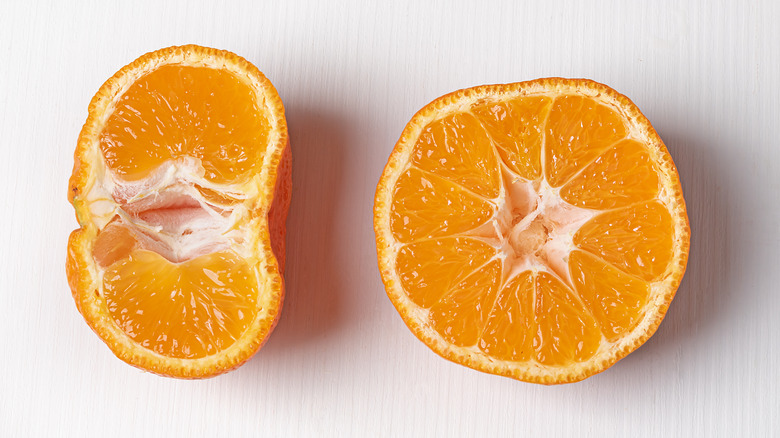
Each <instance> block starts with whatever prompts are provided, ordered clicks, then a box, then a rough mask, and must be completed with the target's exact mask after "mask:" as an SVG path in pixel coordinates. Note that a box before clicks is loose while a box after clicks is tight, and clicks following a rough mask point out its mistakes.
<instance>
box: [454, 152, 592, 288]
mask: <svg viewBox="0 0 780 438" xmlns="http://www.w3.org/2000/svg"><path fill="white" fill-rule="evenodd" d="M501 168H502V172H501V173H502V180H503V181H502V184H501V191H500V194H499V197H498V198H497V199H495V200H492V201H491V202H492V203H493V204H495V205H496V206H497V211H496V214H495V215H493V217H492V218H491V219H490V220H489V221H488V222H487V223H485V224H483V225H482V226H480V227H478V228H476V229H475V230H472V231H471V232H468V233H466V234H467V235H471V236H472V237H475V238H478V239H480V240H482V241H484V242H486V243H488V244H490V245H491V246H493V247H494V248H496V250H497V252H498V255H497V257H499V258H501V259H502V261H503V266H504V275H503V277H504V278H503V280H504V281H503V284H506V283H507V282H508V281H509V280H511V279H512V278H513V277H515V276H516V275H518V274H520V273H521V272H523V271H527V270H532V271H544V272H549V273H550V274H552V275H555V276H556V277H558V278H560V279H561V280H562V281H564V283H566V284H568V285H569V287H573V285H572V282H571V276H570V275H569V268H568V259H569V254H570V253H571V251H572V250H574V249H575V246H574V243H573V238H574V234H575V233H576V232H577V230H579V229H580V227H582V225H583V224H585V223H586V222H587V221H588V220H590V219H591V218H592V217H593V216H595V215H596V214H597V213H598V212H596V211H594V210H589V209H585V208H580V207H575V206H573V205H571V204H569V203H568V202H566V201H564V200H563V199H561V196H560V188H555V187H551V186H550V185H549V184H548V183H547V181H546V179H544V178H541V179H539V180H536V181H527V180H525V179H523V178H520V177H518V176H516V175H514V174H513V173H512V172H511V171H509V170H508V169H506V168H505V166H504V165H503V164H502V166H501Z"/></svg>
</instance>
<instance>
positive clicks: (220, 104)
mask: <svg viewBox="0 0 780 438" xmlns="http://www.w3.org/2000/svg"><path fill="white" fill-rule="evenodd" d="M269 131H270V124H269V121H268V120H267V118H266V117H265V116H264V115H263V111H261V109H260V108H258V106H257V102H256V98H255V92H254V91H253V90H252V89H251V88H250V87H249V86H248V85H246V84H245V83H244V82H243V81H242V80H240V79H239V78H238V77H236V76H235V75H234V74H232V73H230V72H228V71H226V70H219V69H212V68H205V67H188V66H180V65H165V66H162V67H160V68H158V69H156V70H154V71H152V72H151V73H148V74H147V75H146V76H144V77H142V78H140V79H138V80H137V81H135V82H134V83H133V84H132V85H131V86H130V87H129V89H128V90H127V91H126V92H125V93H124V94H123V95H122V96H121V97H120V98H119V99H118V101H117V104H116V108H115V109H114V110H113V113H112V114H111V115H110V117H109V119H108V121H107V123H106V126H105V128H104V130H103V132H102V133H101V136H100V143H99V144H100V149H101V152H102V153H103V156H104V158H105V162H106V165H107V167H108V168H109V169H110V170H111V171H112V173H113V174H114V175H116V176H118V177H119V178H120V179H121V180H124V181H138V180H142V179H144V178H147V177H149V176H150V175H151V174H153V173H154V172H155V170H156V169H158V168H159V167H160V166H162V165H164V164H166V163H176V164H179V165H184V166H191V163H187V160H192V159H193V158H195V159H197V160H196V163H199V164H196V166H195V167H196V168H198V167H199V166H202V169H203V170H202V172H203V174H202V176H203V177H205V178H206V179H207V180H208V181H209V182H211V183H217V184H230V183H236V182H242V181H244V180H246V179H247V178H249V177H250V176H251V175H252V174H253V173H254V172H256V169H255V167H256V166H257V165H258V163H259V162H260V160H259V157H261V156H262V154H263V153H264V152H265V147H266V144H267V140H268V133H269ZM191 184H192V185H193V186H194V187H195V188H196V189H197V190H198V191H199V192H200V193H201V194H202V195H203V197H204V199H205V200H206V202H208V203H210V204H212V205H213V206H214V209H215V211H217V212H219V211H221V210H220V209H221V208H230V207H231V206H233V205H235V204H237V203H239V202H241V200H240V199H237V198H235V197H234V195H231V194H230V193H222V192H220V191H218V190H214V189H209V188H205V187H202V186H200V185H198V184H194V183H191ZM173 201H176V200H173ZM179 201H181V202H178V203H177V202H174V204H175V205H174V206H172V207H165V208H163V209H153V208H152V209H149V210H144V211H134V212H133V213H132V214H131V217H132V218H134V220H143V221H145V222H147V223H149V224H152V225H159V226H161V227H162V229H163V230H165V229H166V228H167V226H168V225H170V224H171V223H174V222H176V221H177V220H181V218H182V217H185V216H186V215H187V214H191V213H192V210H197V209H200V208H201V207H200V206H199V205H198V204H197V202H195V201H194V200H193V199H189V198H186V197H182V198H181V199H179ZM179 204H181V205H179ZM120 207H122V206H120ZM137 233H138V231H131V227H130V226H129V225H128V224H126V223H123V222H121V221H118V220H115V221H113V222H111V223H110V224H109V225H107V226H106V227H105V228H104V229H103V230H101V232H100V233H99V234H98V237H97V239H96V241H95V245H94V247H93V257H94V258H95V261H96V262H97V263H98V265H99V266H100V267H102V268H106V271H105V273H104V276H103V294H104V297H105V300H106V303H107V305H108V310H109V313H110V315H111V317H112V318H113V319H114V321H115V322H116V324H117V325H118V326H119V327H120V328H121V329H122V330H123V331H124V332H125V333H127V334H128V336H130V337H131V338H132V339H133V340H135V341H136V342H137V343H138V344H140V345H141V346H143V347H145V348H148V349H150V350H152V351H155V352H157V353H159V354H161V355H165V356H169V357H175V358H186V359H194V358H201V357H204V356H208V355H211V354H215V353H217V352H219V351H221V350H223V349H225V348H227V347H229V346H230V345H231V344H232V343H233V342H234V341H235V340H236V339H238V338H239V337H240V336H241V334H242V333H243V332H244V331H245V330H246V329H247V327H248V326H249V324H251V322H252V321H253V320H254V318H255V316H256V314H257V306H256V300H257V292H258V291H257V279H256V278H255V274H254V270H253V268H252V267H251V266H250V265H249V264H248V263H247V262H246V261H245V260H244V259H242V258H240V257H239V256H237V255H236V254H235V253H233V252H232V251H219V252H212V253H208V254H201V255H198V256H197V257H195V258H192V259H189V260H183V261H181V262H178V263H175V262H172V261H169V260H167V259H165V258H164V257H163V256H161V255H160V254H157V253H155V252H153V251H151V250H150V249H149V248H146V247H145V246H144V244H143V243H142V242H143V240H142V239H139V236H138V235H137ZM151 238H154V237H153V236H152V237H151Z"/></svg>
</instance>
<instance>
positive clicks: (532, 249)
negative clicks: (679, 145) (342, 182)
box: [390, 95, 674, 366]
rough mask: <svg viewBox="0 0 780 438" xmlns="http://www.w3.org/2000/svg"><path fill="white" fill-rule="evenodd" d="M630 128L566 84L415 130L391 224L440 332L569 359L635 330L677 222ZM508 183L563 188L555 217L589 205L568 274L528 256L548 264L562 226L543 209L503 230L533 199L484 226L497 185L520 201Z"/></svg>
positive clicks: (507, 356) (494, 206) (399, 263)
mask: <svg viewBox="0 0 780 438" xmlns="http://www.w3.org/2000/svg"><path fill="white" fill-rule="evenodd" d="M627 136H628V129H627V128H626V126H625V125H624V122H623V117H622V116H621V115H620V114H618V113H617V112H615V111H614V110H613V109H611V108H609V107H606V106H604V105H602V104H600V103H598V102H597V101H595V100H594V99H591V98H589V97H582V96H568V95H564V96H559V97H557V98H554V99H553V98H549V97H545V96H536V97H534V96H531V97H521V98H516V99H514V100H509V101H500V102H480V103H478V104H476V105H474V106H473V107H472V108H471V110H469V111H464V112H460V113H455V114H449V115H446V116H444V117H443V118H441V119H438V120H436V121H434V122H432V123H430V124H429V125H428V126H426V127H424V128H423V130H422V133H421V135H420V137H419V139H418V141H417V143H416V145H415V147H414V149H413V151H412V155H411V160H410V164H409V169H408V170H406V171H405V172H403V173H402V174H401V176H400V177H399V179H398V180H397V182H396V184H395V187H394V189H393V190H394V191H393V194H394V196H393V201H392V204H391V206H390V218H391V219H390V230H391V232H392V233H393V236H394V238H395V239H396V240H397V241H398V242H399V243H401V247H400V249H399V252H398V256H397V259H396V271H397V273H398V275H399V278H400V279H401V285H402V287H403V289H404V290H405V292H406V293H407V295H408V296H409V298H410V299H411V300H412V301H413V302H414V303H415V304H417V305H418V306H420V307H422V308H424V309H429V311H430V313H429V316H428V318H429V324H430V326H431V327H433V328H434V329H435V330H436V331H437V332H438V333H439V334H440V335H441V336H442V338H443V339H444V340H445V341H446V342H449V343H452V344H454V345H458V346H476V347H477V348H479V349H480V350H482V351H483V352H485V353H487V354H489V355H491V356H493V357H495V358H498V359H501V360H509V361H536V362H538V363H542V364H546V365H553V366H555V365H561V366H563V365H566V364H568V363H571V362H581V361H585V360H587V359H588V358H590V357H592V356H593V355H594V354H595V353H596V352H597V350H598V348H599V346H600V345H601V342H602V339H606V340H608V341H611V342H614V341H616V340H618V339H619V338H620V337H621V336H622V335H624V334H626V333H627V332H629V331H630V330H631V329H633V328H634V327H635V325H636V324H637V322H638V321H639V320H640V319H641V317H642V315H643V307H644V305H645V304H646V303H647V298H648V296H649V283H648V282H651V281H655V280H657V279H659V278H660V277H661V276H662V275H663V274H664V272H665V271H666V269H667V265H668V264H669V262H670V260H671V258H672V248H673V240H672V239H673V233H674V231H673V225H672V219H671V216H670V214H669V212H668V210H667V209H666V207H664V206H663V205H662V204H660V203H659V202H658V201H657V200H656V198H657V196H658V194H659V180H658V172H657V169H656V167H655V164H654V163H653V161H652V159H651V158H650V156H649V154H648V152H647V151H646V149H645V147H644V145H642V144H641V143H639V142H637V141H635V140H632V139H629V138H627ZM516 181H520V182H522V181H529V182H530V183H532V184H534V186H533V187H538V186H539V184H547V185H548V186H549V187H552V188H553V189H555V188H558V189H559V192H557V193H559V196H560V202H561V203H560V205H559V207H557V208H559V211H562V212H564V213H562V214H564V216H560V217H564V218H565V217H566V216H565V215H566V214H568V213H566V212H567V211H569V210H567V209H570V210H571V211H578V210H577V208H580V209H585V210H582V211H584V212H586V214H587V215H589V216H588V217H591V216H592V218H590V219H589V220H587V222H585V223H584V224H583V225H581V226H579V228H578V230H574V232H573V233H574V235H573V248H574V250H573V251H571V252H570V253H569V254H568V256H567V257H565V258H563V260H564V265H563V266H562V270H563V272H560V270H556V269H549V270H536V269H531V268H523V266H524V265H522V263H523V260H541V261H542V262H545V260H546V259H545V258H544V255H543V254H541V253H540V252H539V251H540V248H542V247H543V245H544V244H545V243H546V242H548V241H549V239H550V238H551V237H550V235H551V234H552V233H553V231H554V229H555V228H556V227H560V226H563V225H561V224H560V223H558V222H555V221H553V220H550V219H549V218H548V217H546V216H544V215H545V212H542V213H540V215H539V216H537V218H536V219H534V220H533V221H531V223H530V224H529V225H528V226H527V228H526V229H524V231H522V232H520V233H517V235H516V236H515V237H514V240H512V239H509V238H508V237H507V236H510V235H511V228H512V226H514V224H516V223H519V222H521V221H522V219H523V217H525V215H527V214H529V211H531V210H533V209H534V208H535V205H536V204H535V203H536V202H537V201H536V200H535V199H536V198H534V197H531V198H528V199H532V200H531V201H529V202H531V204H532V205H530V206H529V207H527V208H526V207H524V208H513V209H512V211H511V212H512V216H513V217H512V219H511V221H508V222H507V223H504V222H497V223H498V224H499V226H500V228H502V229H501V230H499V231H500V232H499V234H498V235H495V233H494V232H493V231H492V229H491V227H490V226H489V225H485V224H488V222H489V221H491V220H492V218H493V217H494V216H495V214H496V212H497V211H498V210H499V209H500V208H501V198H502V196H500V189H501V185H502V184H504V190H505V192H504V195H503V196H504V197H506V199H507V204H508V205H509V206H510V207H512V206H517V205H525V204H523V202H526V199H525V198H524V197H527V196H528V195H526V194H522V193H521V192H518V193H519V194H517V193H513V192H512V191H511V190H509V189H508V186H507V184H508V183H514V182H516ZM529 187H530V186H529ZM555 190H557V189H555ZM521 198H523V199H521ZM601 211H603V213H602V212H601ZM550 217H552V216H550ZM572 223H573V222H572ZM491 233H493V234H491ZM455 236H458V237H455ZM502 236H503V237H502ZM501 239H504V240H503V242H505V243H504V244H505V245H509V246H510V248H513V250H510V251H509V254H511V255H509V256H502V254H503V253H504V252H503V251H506V250H505V249H504V248H506V247H504V248H501V247H500V245H497V244H496V241H497V240H501ZM537 240H538V241H537ZM524 257H525V258H524ZM513 267H514V268H513ZM518 269H519V271H518Z"/></svg>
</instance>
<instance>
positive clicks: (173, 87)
mask: <svg viewBox="0 0 780 438" xmlns="http://www.w3.org/2000/svg"><path fill="white" fill-rule="evenodd" d="M115 105H116V107H115V109H114V111H113V112H112V113H111V115H110V117H109V118H108V120H107V121H106V125H105V127H104V128H103V131H102V133H101V135H100V149H101V151H102V152H103V156H104V157H105V160H106V164H107V165H108V167H109V168H110V169H111V170H113V171H114V172H116V173H117V174H118V175H119V176H121V177H122V178H124V179H126V180H138V179H141V178H144V177H146V176H148V175H149V173H150V172H151V171H153V170H154V169H156V168H157V167H159V166H160V165H162V164H163V163H164V162H166V161H169V160H176V159H187V158H196V159H198V160H200V162H201V164H202V166H203V169H204V171H205V177H206V178H207V179H208V180H209V181H213V182H218V183H228V182H233V181H234V180H236V179H237V178H240V177H242V176H246V175H247V174H248V172H251V171H252V170H253V169H254V167H255V166H256V165H257V163H258V161H259V160H258V157H260V156H262V155H263V153H264V149H265V145H266V144H267V137H268V132H269V130H270V124H269V121H268V119H267V118H266V116H265V115H264V114H263V111H261V109H260V108H259V106H258V102H257V99H256V98H255V92H254V90H252V88H251V87H250V86H249V84H246V83H244V81H242V80H241V79H240V78H238V77H237V76H236V75H235V74H233V73H231V72H229V71H227V70H224V69H214V68H206V67H192V66H182V65H163V66H161V67H159V68H157V69H155V70H152V71H151V72H149V73H148V74H146V75H144V76H143V77H141V78H139V79H137V80H136V81H135V82H134V83H133V84H132V85H131V86H130V87H129V88H128V90H127V91H125V93H124V94H123V95H122V96H121V97H120V98H119V99H118V100H117V102H116V103H115Z"/></svg>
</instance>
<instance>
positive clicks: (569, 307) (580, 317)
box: [534, 272, 601, 366]
mask: <svg viewBox="0 0 780 438" xmlns="http://www.w3.org/2000/svg"><path fill="white" fill-rule="evenodd" d="M535 287H536V302H535V303H534V304H535V307H534V315H535V316H536V324H537V327H538V328H537V331H536V337H535V338H534V346H535V347H536V348H535V350H536V360H537V361H538V362H539V363H542V364H546V365H557V366H562V365H566V364H568V363H569V362H574V361H579V362H581V361H584V360H585V359H589V358H590V357H591V356H593V354H594V353H595V352H596V350H597V349H598V347H599V344H600V343H601V331H600V330H599V328H598V326H597V325H596V321H595V320H594V319H593V317H592V316H591V315H590V313H589V312H588V311H587V309H585V307H584V306H583V305H582V303H581V302H580V300H579V299H578V297H577V296H576V295H575V294H574V293H573V292H572V290H571V289H569V288H568V287H567V286H566V285H564V284H563V283H562V282H561V280H559V279H558V278H556V277H555V276H553V275H551V274H549V273H547V272H539V273H538V274H536V282H535Z"/></svg>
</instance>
